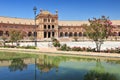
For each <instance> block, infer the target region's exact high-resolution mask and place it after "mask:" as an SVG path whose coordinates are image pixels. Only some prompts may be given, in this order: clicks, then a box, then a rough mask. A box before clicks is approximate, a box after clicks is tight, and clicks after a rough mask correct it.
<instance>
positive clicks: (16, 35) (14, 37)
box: [10, 30, 24, 45]
mask: <svg viewBox="0 0 120 80" xmlns="http://www.w3.org/2000/svg"><path fill="white" fill-rule="evenodd" d="M23 37H24V34H23V33H22V32H21V31H19V30H11V31H10V40H11V41H12V44H13V42H16V44H17V45H18V44H19V42H18V41H19V40H21V39H23Z"/></svg>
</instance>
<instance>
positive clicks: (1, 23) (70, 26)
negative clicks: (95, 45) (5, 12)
mask: <svg viewBox="0 0 120 80" xmlns="http://www.w3.org/2000/svg"><path fill="white" fill-rule="evenodd" d="M112 23H113V25H115V26H116V28H115V29H114V30H113V32H114V33H115V35H114V36H115V37H117V38H119V37H120V20H112ZM36 24H37V25H36V26H35V22H34V19H22V18H11V17H2V16H1V17H0V36H3V34H5V35H7V36H8V37H9V32H10V30H11V29H15V30H21V31H22V32H25V34H26V37H25V40H27V39H30V37H32V36H34V35H35V31H37V40H42V39H49V38H52V37H56V38H64V37H69V38H73V37H78V38H81V37H84V36H85V34H84V29H83V27H82V26H81V25H82V24H89V23H88V21H59V20H58V11H56V13H55V14H52V13H50V12H48V11H45V10H41V11H40V13H39V14H38V15H37V16H36ZM35 29H36V30H35Z"/></svg>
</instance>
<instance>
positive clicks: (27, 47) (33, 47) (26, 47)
mask: <svg viewBox="0 0 120 80" xmlns="http://www.w3.org/2000/svg"><path fill="white" fill-rule="evenodd" d="M17 48H22V49H36V47H35V46H21V47H17Z"/></svg>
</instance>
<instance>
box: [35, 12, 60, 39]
mask: <svg viewBox="0 0 120 80" xmlns="http://www.w3.org/2000/svg"><path fill="white" fill-rule="evenodd" d="M36 21H37V24H38V28H37V34H38V35H37V39H44V38H52V37H58V11H56V14H51V13H50V12H49V11H47V10H40V13H39V14H38V15H37V17H36Z"/></svg>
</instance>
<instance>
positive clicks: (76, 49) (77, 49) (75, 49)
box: [72, 47, 82, 51]
mask: <svg viewBox="0 0 120 80" xmlns="http://www.w3.org/2000/svg"><path fill="white" fill-rule="evenodd" d="M72 51H82V49H81V47H73V48H72Z"/></svg>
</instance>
